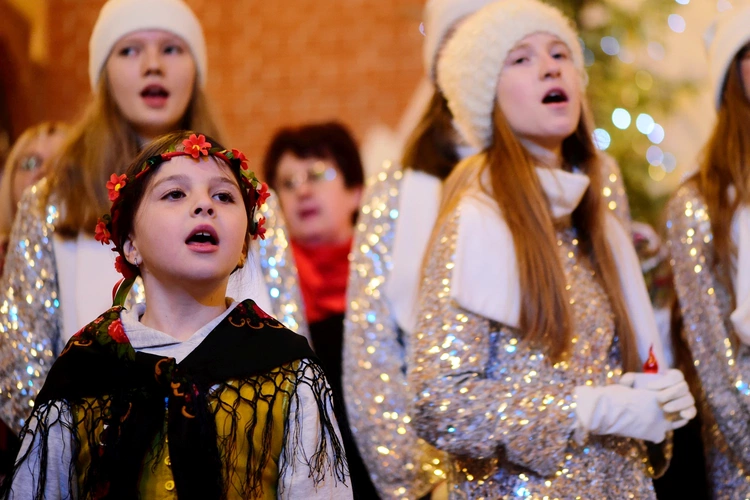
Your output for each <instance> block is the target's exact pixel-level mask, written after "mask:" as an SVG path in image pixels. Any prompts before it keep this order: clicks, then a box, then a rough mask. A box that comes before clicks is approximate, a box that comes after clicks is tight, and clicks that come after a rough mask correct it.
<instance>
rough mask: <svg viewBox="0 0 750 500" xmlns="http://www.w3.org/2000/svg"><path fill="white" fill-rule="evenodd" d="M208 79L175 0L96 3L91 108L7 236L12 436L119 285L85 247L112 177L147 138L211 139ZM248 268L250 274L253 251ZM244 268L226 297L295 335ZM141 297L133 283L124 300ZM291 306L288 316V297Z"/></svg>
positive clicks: (2, 353)
mask: <svg viewBox="0 0 750 500" xmlns="http://www.w3.org/2000/svg"><path fill="white" fill-rule="evenodd" d="M207 76H208V68H207V58H206V44H205V40H204V38H203V31H202V28H201V24H200V21H199V20H198V18H197V17H196V16H195V14H194V13H193V12H192V10H190V8H189V7H188V6H187V5H186V4H185V3H184V2H183V1H182V0H110V1H108V2H107V3H106V4H105V5H104V6H103V7H102V10H101V11H100V13H99V18H98V19H97V22H96V25H95V26H94V30H93V33H92V34H91V39H90V42H89V77H90V81H91V88H92V91H93V95H92V99H91V103H90V105H89V106H88V108H87V109H86V111H85V113H84V114H83V116H82V118H81V119H80V121H79V122H78V123H77V124H76V125H75V126H74V127H73V130H72V131H71V133H70V134H69V137H68V140H67V141H66V143H65V144H64V145H63V147H62V149H61V151H60V153H59V154H58V155H57V156H56V157H55V158H53V159H52V160H51V162H52V165H51V168H50V169H49V171H50V172H51V174H50V176H49V178H47V179H44V180H42V181H41V182H40V183H38V184H37V185H35V186H34V187H33V188H31V189H30V191H28V192H27V193H26V195H25V196H24V198H23V199H22V201H21V203H20V205H19V209H18V215H17V217H16V221H15V223H14V226H13V230H12V233H11V236H10V243H9V248H8V256H7V260H6V265H5V270H4V274H3V278H2V284H1V285H0V286H1V289H2V297H1V299H0V300H1V302H0V303H1V304H2V311H3V313H2V325H3V332H4V339H3V342H2V343H0V366H1V367H2V368H1V369H0V389H2V393H3V398H1V400H0V417H1V418H2V419H3V420H4V421H5V422H6V423H7V424H8V425H10V426H11V428H13V429H15V430H20V429H21V427H22V426H23V424H24V419H25V418H26V417H27V416H28V413H29V410H30V408H32V407H33V404H34V398H35V396H36V394H37V393H38V391H39V389H41V386H42V384H43V383H44V380H45V378H46V376H47V372H48V370H49V368H50V367H51V365H52V362H53V361H54V360H55V358H56V357H57V355H58V354H59V353H60V351H61V349H62V347H63V346H64V345H65V343H66V342H67V340H68V339H69V338H70V337H71V336H72V335H73V334H74V333H75V332H76V331H78V330H79V329H80V328H81V327H82V326H83V325H85V324H87V323H88V322H89V321H91V319H92V318H94V317H96V315H97V314H98V312H99V311H101V310H103V309H106V307H107V306H108V305H109V300H108V298H107V297H108V296H109V295H110V291H111V289H112V288H111V287H112V283H114V282H115V281H116V280H117V279H116V278H117V273H116V271H115V270H114V268H113V266H112V263H113V262H114V254H113V253H112V252H111V251H109V249H107V248H102V246H101V245H100V244H99V243H98V242H97V241H95V240H94V234H93V229H94V227H95V226H96V219H97V217H98V214H100V213H102V212H103V211H106V209H107V207H108V205H109V203H110V200H109V198H108V192H107V188H106V187H105V184H106V182H107V180H108V179H109V176H110V174H111V173H112V172H113V171H114V172H122V171H124V170H125V167H126V166H127V165H128V164H129V162H130V161H131V160H132V159H133V158H134V157H135V155H136V154H137V153H138V152H139V150H140V149H141V148H142V147H143V146H144V145H145V144H146V143H147V142H148V141H149V140H151V139H153V138H155V137H157V136H159V135H161V134H164V133H166V132H169V131H173V130H178V129H193V130H201V131H203V132H205V133H208V134H210V135H213V136H217V127H216V124H215V121H214V119H213V118H212V116H211V112H210V106H209V104H208V101H207V99H206V96H205V94H204V91H203V89H204V87H205V82H206V79H207ZM265 208H266V213H265V214H264V215H265V216H266V218H268V219H269V224H274V225H276V229H274V235H273V237H272V238H271V239H270V240H271V242H272V241H273V240H274V238H277V237H279V236H281V238H282V239H284V231H285V228H284V227H283V223H282V221H281V220H277V219H276V217H275V215H276V212H277V211H275V210H274V209H273V207H272V206H271V208H269V206H266V207H265ZM256 251H257V250H256ZM278 251H279V249H277V248H270V247H269V248H268V249H267V252H266V253H267V257H275V258H276V261H278V262H284V261H285V260H284V259H283V258H280V257H281V256H280V255H279V254H278ZM249 260H250V262H251V263H252V264H255V265H256V266H257V267H258V269H257V273H260V269H259V268H260V265H261V261H260V259H259V258H258V257H257V254H255V255H253V256H251V258H250V259H249ZM276 261H274V262H276ZM253 267H254V266H245V268H243V270H242V272H241V273H235V274H237V275H241V276H238V277H237V278H233V279H232V282H231V284H230V292H229V294H230V295H231V296H233V297H236V298H238V299H240V300H241V299H243V298H247V297H250V296H252V297H253V298H255V299H256V300H258V301H259V304H260V305H261V307H263V308H264V309H265V310H268V311H273V313H274V315H277V317H279V318H282V319H287V320H289V319H291V321H286V323H287V324H290V326H291V327H293V328H294V327H296V326H297V324H296V323H295V321H294V319H293V318H289V317H286V316H288V315H283V314H278V313H277V311H278V310H279V307H278V305H279V304H278V303H279V302H280V301H282V300H285V299H286V298H288V297H289V295H290V294H286V293H281V294H277V301H276V303H274V304H271V300H270V298H269V296H268V293H267V292H266V291H265V289H264V287H263V285H262V284H260V292H259V289H258V288H257V287H258V284H259V283H258V282H259V281H261V280H257V279H253V276H252V275H251V274H252V273H253V272H256V271H254V270H251V268H253ZM274 276H275V278H273V279H275V280H277V281H279V280H282V279H283V278H284V275H283V274H282V275H280V274H279V273H276V274H274ZM269 279H270V278H269ZM142 298H143V290H142V285H141V284H140V282H139V283H138V284H137V286H135V287H134V288H133V290H132V292H131V297H130V300H131V302H133V301H140V300H142ZM290 303H291V305H292V307H291V309H290V310H295V311H296V310H298V308H297V307H296V304H299V300H298V299H297V300H296V301H295V300H291V301H290Z"/></svg>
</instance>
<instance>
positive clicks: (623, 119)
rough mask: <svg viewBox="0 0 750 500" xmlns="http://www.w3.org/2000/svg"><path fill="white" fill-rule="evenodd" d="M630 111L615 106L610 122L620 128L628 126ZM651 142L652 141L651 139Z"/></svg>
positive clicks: (623, 128)
mask: <svg viewBox="0 0 750 500" xmlns="http://www.w3.org/2000/svg"><path fill="white" fill-rule="evenodd" d="M630 122H631V118H630V113H628V111H627V110H626V109H623V108H617V109H615V110H614V111H613V112H612V123H613V124H614V125H615V127H617V128H619V129H620V130H625V129H626V128H628V127H629V126H630ZM652 142H653V141H652Z"/></svg>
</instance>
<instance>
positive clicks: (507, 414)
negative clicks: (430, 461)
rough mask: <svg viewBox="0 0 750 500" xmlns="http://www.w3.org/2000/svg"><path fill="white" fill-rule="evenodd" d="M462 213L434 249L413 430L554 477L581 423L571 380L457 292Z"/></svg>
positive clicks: (417, 360)
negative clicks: (461, 301) (466, 305)
mask: <svg viewBox="0 0 750 500" xmlns="http://www.w3.org/2000/svg"><path fill="white" fill-rule="evenodd" d="M459 211H460V209H457V210H456V211H454V212H453V213H452V214H450V215H449V216H448V217H447V218H446V219H445V222H444V224H443V226H442V229H441V231H440V232H439V233H438V234H437V235H436V237H435V240H434V241H433V244H432V245H431V247H430V248H429V249H428V251H427V255H428V256H429V257H428V260H427V262H426V267H425V273H424V277H423V281H422V287H421V291H420V299H419V318H420V319H419V325H418V328H417V332H418V333H417V334H416V335H415V339H414V343H413V346H412V350H411V351H410V355H409V364H408V366H409V381H410V383H411V384H412V388H413V392H414V394H415V395H416V396H417V397H416V400H415V401H416V410H415V414H414V415H413V418H414V423H415V426H416V427H417V430H418V432H419V434H420V436H422V437H423V438H424V439H426V440H427V441H428V442H430V443H432V444H434V445H435V446H437V447H438V448H440V449H443V450H446V451H448V452H450V453H452V454H456V455H460V456H466V457H471V458H497V457H501V456H503V457H505V458H506V459H507V460H509V461H510V462H513V463H515V464H518V465H521V466H523V467H526V468H528V469H531V470H532V471H534V472H536V473H538V474H540V475H542V476H549V475H551V474H554V473H555V472H556V471H557V470H558V469H557V466H558V464H560V463H563V462H564V460H565V455H566V452H567V450H568V449H569V440H570V438H571V436H572V431H573V429H574V427H575V411H574V407H573V406H572V402H573V396H572V392H573V384H572V383H571V381H570V380H568V379H569V378H570V377H568V376H567V374H566V372H565V371H564V369H563V367H562V366H561V365H555V366H552V365H551V364H550V362H549V361H548V360H547V358H546V356H544V355H542V354H541V353H540V352H539V351H534V350H531V349H530V348H528V347H525V343H523V342H520V341H519V335H518V332H517V331H516V330H513V329H511V328H508V327H505V326H501V325H498V324H496V323H493V322H491V321H490V320H488V319H487V318H484V317H482V316H478V315H476V314H474V313H471V312H469V311H467V310H464V309H462V308H460V307H459V306H458V305H457V304H456V302H455V301H454V300H453V299H452V298H451V296H450V289H451V280H452V271H451V270H452V269H453V267H454V260H455V258H454V255H455V249H456V239H457V226H458V220H459V217H460V213H459ZM500 286H502V284H500Z"/></svg>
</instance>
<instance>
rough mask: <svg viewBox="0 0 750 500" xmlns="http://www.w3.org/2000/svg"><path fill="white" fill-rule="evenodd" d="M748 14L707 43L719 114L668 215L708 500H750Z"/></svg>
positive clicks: (723, 24)
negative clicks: (697, 394)
mask: <svg viewBox="0 0 750 500" xmlns="http://www.w3.org/2000/svg"><path fill="white" fill-rule="evenodd" d="M749 27H750V7H744V8H741V9H740V8H736V9H732V10H730V11H728V12H727V13H726V14H723V15H722V17H721V18H719V20H718V21H717V23H716V24H715V25H714V26H713V27H712V29H711V31H710V33H709V35H710V36H709V38H710V43H709V51H708V55H709V63H710V64H709V74H710V75H711V81H712V84H713V95H714V102H715V104H716V108H717V111H718V117H717V121H716V125H715V127H714V131H713V135H712V137H711V139H710V140H709V141H708V144H707V145H706V147H705V151H704V154H703V156H704V157H703V159H702V161H701V162H700V168H699V170H698V172H697V173H696V174H695V175H693V176H692V177H690V178H689V179H688V180H687V181H686V182H685V184H684V185H683V186H682V187H681V188H680V189H679V190H678V191H677V193H675V195H674V196H673V198H672V200H670V202H669V204H668V205H667V208H666V220H667V221H668V222H667V235H668V244H669V250H670V253H671V257H672V259H671V263H672V270H673V272H674V283H675V289H676V291H677V297H678V300H679V305H680V309H681V312H682V325H683V328H682V333H683V337H684V338H685V340H686V341H687V343H688V346H689V347H690V351H691V354H692V357H693V360H694V363H693V364H694V366H695V370H696V372H697V374H698V379H699V383H700V387H698V388H697V390H698V391H699V392H700V393H701V395H700V398H699V400H700V408H701V418H702V420H703V438H704V448H705V450H706V455H707V456H706V459H707V463H708V469H709V483H710V487H711V489H712V493H713V496H714V498H748V497H749V496H750V453H748V450H750V411H749V410H750V406H748V404H749V400H748V395H749V394H750V392H749V391H748V378H749V377H750V373H748V369H749V368H750V365H749V364H748V363H750V358H748V354H750V351H748V345H750V153H748V149H747V145H748V144H749V143H750V132H748V130H749V129H748V127H749V126H750V99H749V98H748V96H749V95H750V57H749V56H748V54H750V52H749V50H750V28H749Z"/></svg>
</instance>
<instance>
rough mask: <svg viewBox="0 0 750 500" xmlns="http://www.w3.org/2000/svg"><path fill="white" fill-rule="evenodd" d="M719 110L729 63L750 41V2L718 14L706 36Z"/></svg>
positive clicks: (712, 81) (714, 91)
mask: <svg viewBox="0 0 750 500" xmlns="http://www.w3.org/2000/svg"><path fill="white" fill-rule="evenodd" d="M703 39H704V41H705V43H706V48H707V49H708V67H709V74H710V77H711V89H712V90H713V95H714V104H715V105H716V109H719V107H721V98H722V95H723V93H724V84H725V83H726V79H727V72H728V71H729V65H730V64H731V63H732V60H733V59H734V57H735V56H736V55H737V52H739V51H740V49H742V47H744V46H745V45H747V44H748V42H750V5H746V6H744V7H741V8H740V7H735V8H733V9H730V10H728V11H726V12H723V13H722V14H720V15H719V17H717V19H716V20H715V21H714V22H713V24H712V25H711V27H709V29H708V30H707V31H706V34H705V35H704V36H703Z"/></svg>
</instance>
